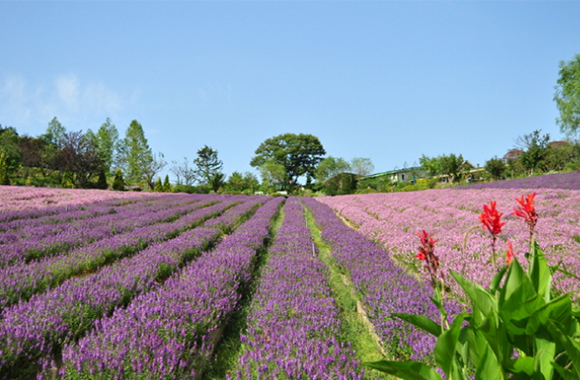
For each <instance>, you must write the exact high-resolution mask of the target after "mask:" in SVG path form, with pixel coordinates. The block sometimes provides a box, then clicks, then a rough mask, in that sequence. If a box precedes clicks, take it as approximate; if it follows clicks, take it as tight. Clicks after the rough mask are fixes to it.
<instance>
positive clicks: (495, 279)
mask: <svg viewBox="0 0 580 380" xmlns="http://www.w3.org/2000/svg"><path fill="white" fill-rule="evenodd" d="M508 268H509V266H508V265H506V266H504V267H503V268H501V269H500V271H499V272H497V273H496V274H495V276H493V279H492V280H491V283H490V284H489V292H490V293H491V294H495V292H496V291H497V289H498V288H499V284H500V283H501V279H502V278H503V276H504V275H505V273H506V272H507V270H508Z"/></svg>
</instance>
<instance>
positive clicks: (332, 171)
mask: <svg viewBox="0 0 580 380" xmlns="http://www.w3.org/2000/svg"><path fill="white" fill-rule="evenodd" d="M349 170H350V164H349V163H348V162H347V161H346V160H345V159H344V158H341V157H337V158H335V157H333V156H328V157H326V158H325V159H324V160H322V161H320V163H319V164H318V166H317V167H316V181H318V182H325V181H327V180H328V179H330V178H332V177H334V176H336V175H338V174H340V173H344V172H348V171H349Z"/></svg>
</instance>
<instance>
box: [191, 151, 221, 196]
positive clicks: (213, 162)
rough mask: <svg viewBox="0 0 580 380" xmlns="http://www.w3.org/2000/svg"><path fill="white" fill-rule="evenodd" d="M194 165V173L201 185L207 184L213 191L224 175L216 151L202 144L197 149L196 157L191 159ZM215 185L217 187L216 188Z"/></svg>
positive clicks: (219, 184)
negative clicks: (201, 146)
mask: <svg viewBox="0 0 580 380" xmlns="http://www.w3.org/2000/svg"><path fill="white" fill-rule="evenodd" d="M193 163H194V164H195V166H196V169H195V174H196V177H197V180H198V181H199V182H200V183H201V184H202V185H206V186H207V185H209V186H211V187H212V189H213V190H214V191H217V189H218V188H219V187H220V186H221V184H222V182H223V178H224V175H223V173H222V168H223V166H224V164H223V162H222V161H221V160H220V159H219V158H218V151H217V150H214V149H212V148H210V147H209V146H207V145H204V147H203V148H201V149H200V150H198V151H197V158H196V159H195V160H193ZM216 187H217V188H216Z"/></svg>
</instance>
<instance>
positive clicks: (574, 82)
mask: <svg viewBox="0 0 580 380" xmlns="http://www.w3.org/2000/svg"><path fill="white" fill-rule="evenodd" d="M559 75H560V77H559V78H558V82H557V83H558V85H557V86H556V93H555V94H554V100H555V101H556V105H557V106H558V110H559V111H560V117H559V118H558V119H556V122H557V123H558V125H559V126H560V129H561V131H562V132H563V133H566V134H568V135H571V134H574V133H577V132H578V130H579V129H580V54H576V56H575V57H574V59H572V60H571V61H568V62H565V61H561V62H560V72H559Z"/></svg>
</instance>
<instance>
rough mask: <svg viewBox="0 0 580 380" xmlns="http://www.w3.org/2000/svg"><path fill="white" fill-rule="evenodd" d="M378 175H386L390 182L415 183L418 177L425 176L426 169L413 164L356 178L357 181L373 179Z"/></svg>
mask: <svg viewBox="0 0 580 380" xmlns="http://www.w3.org/2000/svg"><path fill="white" fill-rule="evenodd" d="M379 177H388V178H389V180H390V181H391V183H397V182H412V183H415V182H417V180H418V179H419V178H425V177H427V171H426V170H425V169H423V167H422V166H413V167H410V168H403V169H395V170H390V171H388V172H383V173H376V174H371V175H367V176H365V177H359V178H357V180H358V181H361V180H365V179H373V178H379Z"/></svg>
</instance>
